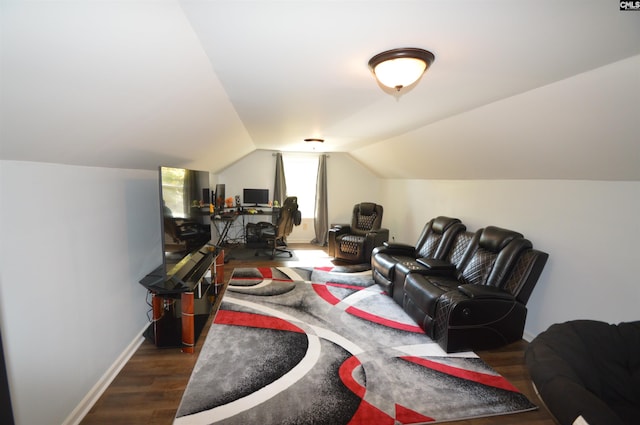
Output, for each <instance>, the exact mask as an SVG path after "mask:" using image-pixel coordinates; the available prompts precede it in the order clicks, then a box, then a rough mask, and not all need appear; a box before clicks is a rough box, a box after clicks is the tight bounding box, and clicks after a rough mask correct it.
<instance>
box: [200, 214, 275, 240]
mask: <svg viewBox="0 0 640 425" xmlns="http://www.w3.org/2000/svg"><path fill="white" fill-rule="evenodd" d="M248 210H249V209H245V210H243V211H235V212H233V214H229V215H227V214H224V215H212V216H211V221H212V222H213V225H214V227H215V229H216V231H217V232H218V241H217V243H216V246H218V247H221V246H224V245H225V244H227V243H229V241H230V240H238V239H240V241H241V242H242V243H246V242H247V241H246V233H245V226H246V225H247V220H248V219H249V218H250V217H260V221H265V220H264V218H265V217H271V218H270V219H269V220H268V221H270V222H271V223H273V224H277V222H278V219H279V218H280V208H273V209H266V210H258V209H256V212H255V213H250V212H249V211H248ZM238 220H242V221H241V222H240V223H239V224H241V226H242V228H241V230H242V231H241V236H240V237H238V235H235V238H230V237H229V230H230V229H231V228H232V227H233V225H234V224H236V222H237V221H238Z"/></svg>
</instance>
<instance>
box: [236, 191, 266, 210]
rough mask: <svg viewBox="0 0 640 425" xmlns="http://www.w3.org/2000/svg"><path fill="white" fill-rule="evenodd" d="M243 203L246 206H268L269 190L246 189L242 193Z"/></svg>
mask: <svg viewBox="0 0 640 425" xmlns="http://www.w3.org/2000/svg"><path fill="white" fill-rule="evenodd" d="M242 203H243V204H245V205H254V206H256V207H257V206H258V205H268V204H269V189H244V190H243V191H242Z"/></svg>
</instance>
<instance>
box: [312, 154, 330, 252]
mask: <svg viewBox="0 0 640 425" xmlns="http://www.w3.org/2000/svg"><path fill="white" fill-rule="evenodd" d="M313 225H314V227H315V231H316V237H315V238H314V239H313V240H312V241H311V243H312V244H315V245H320V246H327V232H328V231H329V213H328V208H327V155H320V158H318V179H317V180H316V206H315V213H314V219H313Z"/></svg>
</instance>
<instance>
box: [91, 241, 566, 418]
mask: <svg viewBox="0 0 640 425" xmlns="http://www.w3.org/2000/svg"><path fill="white" fill-rule="evenodd" d="M293 247H294V248H295V249H296V250H304V251H301V252H300V254H299V255H298V257H299V259H300V261H301V262H302V261H304V260H305V259H306V258H310V257H313V256H314V255H315V254H316V253H317V252H318V250H319V248H318V247H316V246H313V245H307V244H304V245H295V246H293ZM305 254H306V255H305ZM325 257H326V256H325ZM285 260H286V259H278V260H276V261H271V260H270V259H269V258H268V257H256V259H255V260H251V261H243V262H238V261H230V262H229V263H228V264H226V265H225V270H224V275H225V280H224V281H225V282H228V280H229V276H230V275H231V272H232V270H233V268H234V267H263V266H285V265H289V266H295V264H292V263H291V262H290V261H285ZM321 261H328V259H327V258H324V259H323V260H321ZM212 317H213V316H212ZM212 317H210V318H209V321H208V322H207V325H206V326H205V328H204V330H203V332H202V334H201V335H200V337H199V338H198V340H197V343H196V348H195V353H194V354H185V353H182V352H181V351H180V349H179V348H162V349H160V348H156V347H155V346H154V345H153V344H151V343H150V342H148V341H145V342H143V343H142V345H141V346H140V348H139V349H138V350H137V352H136V353H135V354H134V355H133V356H132V358H131V359H130V360H129V362H128V363H127V364H126V365H125V366H124V368H123V369H122V370H121V371H120V373H119V374H118V376H117V377H116V378H115V380H114V381H113V382H112V383H111V385H110V386H109V388H108V389H107V390H106V391H105V392H104V394H103V395H102V396H101V397H100V399H99V400H98V401H97V402H96V404H95V405H94V406H93V408H92V409H91V411H90V412H89V413H88V414H87V416H86V417H85V418H84V420H83V421H82V422H81V424H82V425H93V424H109V425H117V424H126V425H134V424H145V425H170V424H171V423H172V422H173V418H174V415H175V413H176V410H177V409H178V405H179V404H180V399H181V398H182V393H183V391H184V389H185V387H186V385H187V382H188V380H189V376H190V375H191V370H192V369H193V367H194V365H195V362H196V360H197V358H198V354H199V353H200V350H201V348H202V344H203V343H204V340H205V337H206V333H207V332H208V330H209V326H210V324H211V319H212ZM526 345H527V342H526V341H520V342H517V343H514V344H511V345H509V346H506V347H503V348H501V349H498V350H491V351H483V352H478V354H479V355H480V357H481V358H482V359H483V360H484V361H486V362H487V363H488V364H489V365H491V366H492V367H493V368H494V369H495V370H496V371H497V372H499V373H501V374H502V375H503V376H504V377H505V378H507V379H508V380H509V381H510V382H511V383H512V384H513V385H515V386H516V387H517V388H518V389H520V391H522V392H523V393H524V394H525V395H526V396H527V397H529V399H530V400H531V401H532V402H533V403H535V404H537V405H538V406H539V409H538V410H536V411H533V412H526V413H520V414H513V415H505V416H498V417H491V418H484V419H474V420H466V421H457V422H447V424H450V425H515V424H519V425H554V424H555V421H554V420H553V418H552V417H551V415H550V414H549V413H548V412H547V410H546V409H545V408H544V406H543V405H542V403H541V402H540V400H539V398H538V397H537V396H536V394H535V392H534V390H533V387H532V385H531V381H530V379H529V374H528V372H527V369H526V367H525V365H524V349H525V348H526ZM248 425H249V424H248ZM372 425H374V424H372Z"/></svg>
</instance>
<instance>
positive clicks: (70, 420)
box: [62, 324, 149, 425]
mask: <svg viewBox="0 0 640 425" xmlns="http://www.w3.org/2000/svg"><path fill="white" fill-rule="evenodd" d="M148 326H149V325H148V324H146V325H145V326H144V328H143V329H142V330H141V331H140V332H139V333H138V334H137V335H136V337H135V338H134V339H133V341H131V343H130V344H129V345H128V346H127V347H126V348H125V349H124V351H123V352H122V353H121V354H120V355H119V356H118V358H117V359H116V360H115V361H114V362H113V364H112V365H111V366H110V367H109V369H107V371H106V372H105V373H104V374H103V375H102V377H100V379H99V380H98V382H96V384H95V385H94V386H93V388H91V390H89V392H88V393H87V395H85V396H84V398H83V399H82V400H81V401H80V403H79V404H78V405H77V406H76V408H75V409H73V411H72V412H71V413H70V414H69V416H67V418H66V419H65V420H64V422H62V425H79V424H80V422H81V421H82V419H84V417H85V416H86V415H87V413H89V410H91V408H92V407H93V405H94V404H96V402H97V401H98V399H99V398H100V396H101V395H102V394H103V393H104V392H105V391H106V389H107V388H108V387H109V385H111V382H113V380H114V379H115V378H116V376H118V373H120V371H121V370H122V368H123V367H124V365H126V364H127V362H128V361H129V359H130V358H131V357H132V356H133V355H134V354H135V352H136V351H137V350H138V348H140V345H142V342H143V341H144V337H143V336H142V334H143V333H144V331H145V330H146V329H147V327H148Z"/></svg>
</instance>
